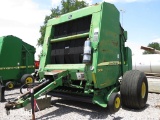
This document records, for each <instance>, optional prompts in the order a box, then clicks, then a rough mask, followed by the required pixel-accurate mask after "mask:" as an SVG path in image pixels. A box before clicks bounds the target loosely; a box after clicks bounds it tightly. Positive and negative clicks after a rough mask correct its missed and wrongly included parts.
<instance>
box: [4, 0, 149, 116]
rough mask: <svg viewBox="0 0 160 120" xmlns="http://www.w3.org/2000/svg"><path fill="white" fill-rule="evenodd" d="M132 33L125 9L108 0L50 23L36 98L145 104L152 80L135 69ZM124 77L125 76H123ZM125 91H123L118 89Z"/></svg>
mask: <svg viewBox="0 0 160 120" xmlns="http://www.w3.org/2000/svg"><path fill="white" fill-rule="evenodd" d="M126 40H127V32H126V31H124V29H123V28H122V27H121V25H120V21H119V11H118V10H117V8H116V7H115V6H114V5H112V4H109V3H106V2H103V3H101V4H96V5H93V6H89V7H86V8H83V9H79V10H77V11H73V12H70V13H67V14H64V15H61V16H58V17H56V18H53V19H51V20H49V21H48V23H47V28H46V33H45V39H44V44H43V51H42V55H41V60H40V67H39V71H38V74H39V85H38V86H35V87H34V88H33V90H34V97H35V98H38V97H40V96H42V95H45V94H49V95H52V96H56V97H62V98H68V99H71V100H79V101H84V102H90V103H94V104H98V105H100V106H101V107H104V108H106V107H108V109H109V110H110V112H111V113H114V112H117V111H118V110H119V108H120V107H121V103H122V104H123V106H126V107H129V108H135V109H141V108H143V107H145V105H146V101H147V98H148V82H147V78H146V76H145V74H144V73H143V72H140V71H137V70H131V69H132V58H131V57H132V54H131V50H130V48H128V47H125V42H126ZM121 76H122V77H123V78H122V80H119V78H120V77H121ZM119 91H120V94H121V95H120V94H119V93H118V92H119ZM30 97H31V96H30V92H27V93H25V94H23V95H21V96H20V97H18V98H17V99H14V100H12V101H9V102H8V103H6V105H5V108H6V110H7V111H8V110H10V109H16V108H21V107H24V106H26V105H27V104H28V103H29V102H30V100H31V99H30Z"/></svg>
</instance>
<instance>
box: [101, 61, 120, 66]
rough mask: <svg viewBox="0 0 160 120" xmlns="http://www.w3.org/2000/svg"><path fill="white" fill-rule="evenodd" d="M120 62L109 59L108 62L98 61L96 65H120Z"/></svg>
mask: <svg viewBox="0 0 160 120" xmlns="http://www.w3.org/2000/svg"><path fill="white" fill-rule="evenodd" d="M120 64H121V62H119V61H109V62H102V63H99V64H98V66H104V65H120Z"/></svg>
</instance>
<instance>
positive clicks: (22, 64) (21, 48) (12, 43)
mask: <svg viewBox="0 0 160 120" xmlns="http://www.w3.org/2000/svg"><path fill="white" fill-rule="evenodd" d="M34 53H35V48H34V47H33V46H31V45H29V44H27V43H25V42H23V41H22V40H21V39H19V38H17V37H15V36H12V35H9V36H4V37H0V77H1V80H2V81H1V82H2V83H6V82H7V81H15V82H19V80H20V79H21V77H22V75H24V74H27V73H33V72H34Z"/></svg>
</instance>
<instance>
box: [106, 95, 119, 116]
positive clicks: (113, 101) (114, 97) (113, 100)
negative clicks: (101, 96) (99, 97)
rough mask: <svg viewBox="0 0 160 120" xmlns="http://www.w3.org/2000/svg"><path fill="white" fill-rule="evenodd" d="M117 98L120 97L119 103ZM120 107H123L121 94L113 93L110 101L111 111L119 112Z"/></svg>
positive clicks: (112, 112) (109, 107)
mask: <svg viewBox="0 0 160 120" xmlns="http://www.w3.org/2000/svg"><path fill="white" fill-rule="evenodd" d="M117 99H119V102H118V103H117ZM117 104H118V105H117ZM116 105H117V106H116ZM120 108H121V96H120V95H119V94H118V93H112V94H111V96H110V97H109V101H108V109H109V112H110V113H111V114H114V113H116V112H118V110H119V109H120Z"/></svg>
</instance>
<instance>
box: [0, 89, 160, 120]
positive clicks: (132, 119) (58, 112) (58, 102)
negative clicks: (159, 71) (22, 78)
mask: <svg viewBox="0 0 160 120" xmlns="http://www.w3.org/2000/svg"><path fill="white" fill-rule="evenodd" d="M19 95H20V94H19V89H18V88H17V89H14V90H12V91H6V92H5V98H6V99H12V98H15V97H17V96H19ZM158 104H159V105H160V94H155V93H149V96H148V101H147V106H146V108H144V109H143V110H134V109H126V108H121V109H120V110H119V111H118V112H117V113H115V114H112V115H111V114H110V113H109V112H108V110H107V109H104V108H101V107H99V106H97V105H93V104H88V103H82V102H77V101H71V100H65V99H60V98H55V97H52V105H51V107H50V108H46V109H45V110H42V111H39V112H36V113H35V116H36V120H62V119H63V120H88V119H107V120H121V119H122V120H146V119H147V120H160V106H157V105H158ZM4 105H5V103H0V120H29V119H31V118H32V117H31V111H24V109H23V108H21V109H16V110H11V111H10V115H8V116H7V115H6V113H5V109H4Z"/></svg>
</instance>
